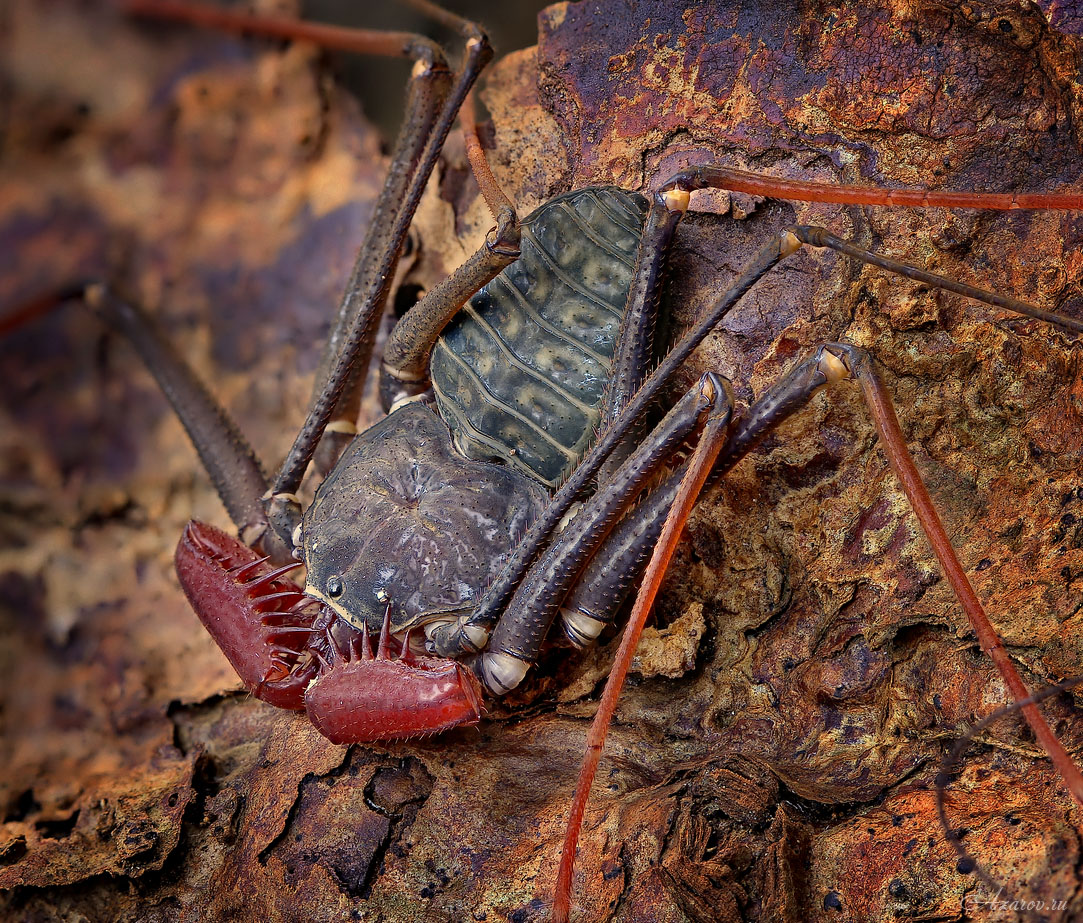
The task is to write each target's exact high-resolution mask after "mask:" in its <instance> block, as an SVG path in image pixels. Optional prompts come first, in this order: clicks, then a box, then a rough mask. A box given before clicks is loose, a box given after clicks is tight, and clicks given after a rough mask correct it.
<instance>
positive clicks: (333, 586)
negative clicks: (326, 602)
mask: <svg viewBox="0 0 1083 923" xmlns="http://www.w3.org/2000/svg"><path fill="white" fill-rule="evenodd" d="M345 592H346V584H345V583H343V581H342V578H341V577H337V576H336V577H328V578H327V595H328V596H330V597H331V598H332V599H338V598H339V597H340V596H341V595H342V594H343V593H345Z"/></svg>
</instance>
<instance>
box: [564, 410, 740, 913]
mask: <svg viewBox="0 0 1083 923" xmlns="http://www.w3.org/2000/svg"><path fill="white" fill-rule="evenodd" d="M716 399H717V396H716ZM729 423H730V403H729V402H728V401H721V402H717V403H716V404H715V409H713V410H712V411H711V412H710V414H709V415H708V417H707V422H706V424H705V425H704V429H703V435H702V436H701V437H700V441H699V444H698V445H697V446H696V450H695V452H694V453H693V454H692V458H691V460H690V461H689V463H688V471H687V472H686V473H685V476H684V479H683V480H682V481H681V486H680V488H679V489H678V491H677V496H676V497H675V498H674V500H673V506H672V507H670V511H669V515H668V516H667V517H666V522H665V525H664V526H663V527H662V534H661V536H659V538H658V544H657V545H656V546H655V549H654V553H653V554H652V555H651V559H650V562H649V563H648V564H647V569H646V571H644V573H643V583H642V585H641V587H640V589H639V593H638V595H637V596H636V602H635V607H634V608H633V609H632V614H631V617H630V618H629V620H628V627H627V628H626V629H625V631H624V638H623V640H622V641H621V645H620V649H619V650H618V651H617V656H616V659H615V660H614V662H613V667H612V670H611V671H610V674H609V681H608V682H607V683H606V686H605V691H604V692H603V693H602V699H601V702H600V703H599V704H598V712H597V714H596V715H595V717H594V723H593V724H592V725H591V728H590V736H589V737H588V738H587V749H586V756H585V757H584V758H583V766H582V768H581V769H580V770H579V781H578V782H577V784H576V789H575V799H574V801H573V802H572V807H571V812H570V814H569V816H568V826H567V828H566V831H565V834H564V850H563V852H562V853H561V856H560V869H559V871H558V872H557V884H556V894H555V896H554V900H553V923H567V920H568V913H569V910H570V909H571V890H572V870H573V867H574V864H575V848H576V843H577V842H578V841H579V831H580V829H581V828H582V826H583V813H584V811H585V810H586V806H587V800H588V799H589V797H590V787H591V783H593V781H594V775H595V773H596V772H597V770H598V761H599V760H600V759H601V757H602V747H603V746H604V745H605V738H606V734H607V733H608V731H609V723H610V721H611V720H612V718H613V713H614V712H615V711H616V708H617V699H618V697H619V696H620V691H621V688H622V687H623V686H624V679H625V677H626V676H627V675H628V668H629V667H630V666H631V664H632V656H633V655H634V654H635V649H636V645H637V644H638V643H639V636H640V635H641V634H642V632H643V625H644V624H645V622H646V620H647V613H649V612H650V609H651V606H652V605H653V603H654V598H655V597H656V596H657V595H658V588H659V587H660V586H661V584H662V578H663V577H664V576H665V574H666V569H667V568H668V567H669V562H670V560H671V559H672V557H673V553H674V551H676V549H677V542H678V540H679V539H680V537H681V530H682V529H683V528H684V524H685V523H686V522H687V521H688V517H689V515H691V513H692V509H693V508H694V507H695V504H696V500H697V499H698V498H699V494H700V491H701V490H702V489H703V484H704V482H705V481H706V480H707V478H708V476H709V475H710V473H711V468H712V466H713V465H714V463H715V459H717V458H718V454H719V452H721V451H722V447H723V446H724V445H725V444H726V440H727V437H728V435H729Z"/></svg>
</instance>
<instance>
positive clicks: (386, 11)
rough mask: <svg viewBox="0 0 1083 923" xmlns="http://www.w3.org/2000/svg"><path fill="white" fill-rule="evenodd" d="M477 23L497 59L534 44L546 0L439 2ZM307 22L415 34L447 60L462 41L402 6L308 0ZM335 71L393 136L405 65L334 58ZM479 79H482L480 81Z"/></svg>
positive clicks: (351, 0) (407, 67) (349, 0)
mask: <svg viewBox="0 0 1083 923" xmlns="http://www.w3.org/2000/svg"><path fill="white" fill-rule="evenodd" d="M441 5H442V6H443V7H444V8H445V9H447V10H450V11H451V12H453V13H456V14H458V15H460V16H463V17H465V18H467V19H471V20H473V21H474V22H477V23H479V24H480V25H481V26H482V27H483V28H484V29H485V31H486V32H487V33H488V36H489V40H490V41H491V42H492V44H493V48H494V49H495V51H496V58H497V59H499V58H500V57H502V56H503V55H506V54H507V53H508V52H510V51H515V50H516V49H519V48H526V47H528V46H530V45H535V44H537V40H538V11H539V10H542V9H544V8H545V7H546V6H549V3H548V2H545V0H503V2H501V3H493V2H492V0H448V2H443V3H442V4H441ZM304 15H305V18H306V19H311V20H316V21H319V22H329V23H335V24H337V25H342V26H355V27H360V28H369V29H395V30H408V31H413V32H420V33H422V34H424V35H428V36H431V37H432V38H434V39H436V40H438V41H440V42H441V43H442V44H443V45H444V47H445V49H446V50H447V52H448V55H449V58H450V60H451V61H453V62H454V61H455V60H457V56H458V54H459V52H460V50H461V48H462V41H461V40H460V39H458V38H457V37H456V36H455V35H453V34H449V33H447V32H446V31H444V30H441V29H440V28H439V27H438V26H435V25H434V24H433V23H432V21H431V20H429V19H428V18H427V17H425V16H423V15H422V14H420V13H418V12H417V11H416V10H414V9H412V8H410V7H409V6H407V5H406V4H405V3H398V2H392V3H388V2H384V3H379V4H376V3H364V4H362V3H357V2H356V0H307V2H306V3H305V4H304ZM335 70H336V72H337V74H338V75H339V77H340V79H341V80H342V82H343V83H344V84H345V85H346V86H347V87H349V88H350V90H351V91H352V92H353V93H355V94H356V95H357V96H358V97H359V98H360V99H361V101H362V104H363V105H364V108H365V113H366V115H368V117H369V118H370V119H371V120H372V121H373V122H375V123H376V124H377V125H378V126H379V127H380V130H381V131H382V132H383V135H384V137H385V138H394V136H395V132H396V130H397V129H398V125H399V121H400V120H401V116H402V99H403V93H404V88H405V85H406V78H407V76H408V74H409V71H410V62H408V61H400V60H395V59H384V58H367V57H360V56H358V55H346V54H337V55H336V56H335ZM482 79H483V80H484V78H482Z"/></svg>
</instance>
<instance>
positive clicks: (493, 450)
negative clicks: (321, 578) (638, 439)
mask: <svg viewBox="0 0 1083 923" xmlns="http://www.w3.org/2000/svg"><path fill="white" fill-rule="evenodd" d="M646 212H647V201H646V199H644V198H643V196H641V195H639V194H637V193H634V192H627V191H625V190H623V189H616V188H610V187H600V188H589V189H580V190H577V191H575V192H570V193H566V194H565V195H561V196H558V197H557V198H555V199H551V200H550V201H548V202H546V203H545V204H544V205H542V206H541V207H539V208H538V209H537V210H536V211H534V212H532V213H531V214H530V215H529V216H528V217H527V218H525V219H524V220H523V236H522V256H521V257H520V258H519V259H518V260H516V261H515V262H514V263H513V264H512V265H511V266H509V267H508V268H507V269H505V270H504V271H503V272H502V273H501V274H500V275H499V276H497V277H496V278H495V279H494V280H493V281H492V282H490V283H489V284H488V285H487V286H486V287H485V288H483V289H482V290H481V291H480V292H478V294H477V295H475V296H474V297H473V298H472V299H471V300H470V302H469V303H468V304H467V305H466V307H464V308H463V310H462V311H461V312H459V314H458V316H457V317H456V318H455V320H453V321H452V322H451V323H450V324H449V325H448V326H447V328H446V329H445V330H444V333H443V334H442V336H441V337H440V339H439V340H438V341H437V343H436V347H435V349H434V350H433V356H432V383H433V390H434V392H435V394H436V402H437V405H438V406H439V409H440V415H441V416H442V417H443V418H444V419H445V420H446V421H447V424H448V426H449V427H450V429H451V432H452V436H453V438H454V440H455V445H456V446H457V447H458V449H459V451H461V452H462V453H463V454H464V455H467V456H468V457H471V458H477V459H485V460H489V459H498V460H501V461H504V462H506V463H509V464H512V465H514V466H515V467H517V468H519V469H521V470H523V471H525V472H527V473H528V474H531V475H533V476H534V477H536V478H538V479H539V480H541V481H542V482H544V483H545V484H547V485H548V486H549V487H553V486H555V485H557V484H559V483H560V481H561V480H562V479H563V477H564V475H565V473H566V472H567V471H568V470H569V469H570V468H572V467H574V465H575V463H576V462H577V461H578V459H579V456H580V455H582V453H583V452H584V450H585V449H586V448H587V446H588V444H589V443H590V440H591V439H592V437H593V433H594V429H595V427H596V426H597V424H598V419H599V413H600V411H599V407H600V404H601V399H602V391H603V389H604V387H605V384H606V381H607V379H608V377H609V373H610V369H611V367H612V358H613V348H614V341H615V339H616V336H617V331H618V330H619V329H620V320H621V315H622V313H623V311H624V303H625V300H626V298H627V296H628V288H629V286H630V285H631V282H632V271H633V265H634V262H635V254H636V249H637V247H638V244H639V237H640V233H641V232H642V229H643V222H644V219H645V216H646Z"/></svg>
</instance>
